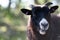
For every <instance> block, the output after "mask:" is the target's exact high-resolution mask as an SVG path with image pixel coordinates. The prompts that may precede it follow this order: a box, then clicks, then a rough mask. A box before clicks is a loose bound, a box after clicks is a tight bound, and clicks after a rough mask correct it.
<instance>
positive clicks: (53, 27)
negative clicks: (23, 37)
mask: <svg viewBox="0 0 60 40" xmlns="http://www.w3.org/2000/svg"><path fill="white" fill-rule="evenodd" d="M51 4H53V3H51V2H48V3H47V4H45V5H44V6H41V5H40V6H39V5H32V7H31V8H32V9H31V10H28V9H24V8H22V9H21V11H22V12H23V13H24V14H26V15H31V16H30V18H29V22H28V27H27V40H59V38H60V31H59V30H60V18H59V17H58V16H56V15H51V14H52V13H54V12H55V11H56V9H58V5H55V6H52V7H50V8H49V6H50V5H51Z"/></svg>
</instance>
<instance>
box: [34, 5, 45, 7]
mask: <svg viewBox="0 0 60 40" xmlns="http://www.w3.org/2000/svg"><path fill="white" fill-rule="evenodd" d="M44 6H45V5H35V7H44Z"/></svg>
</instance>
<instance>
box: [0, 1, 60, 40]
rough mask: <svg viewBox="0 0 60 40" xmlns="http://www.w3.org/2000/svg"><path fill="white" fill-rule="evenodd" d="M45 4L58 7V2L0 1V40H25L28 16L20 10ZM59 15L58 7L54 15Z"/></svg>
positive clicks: (59, 3)
mask: <svg viewBox="0 0 60 40" xmlns="http://www.w3.org/2000/svg"><path fill="white" fill-rule="evenodd" d="M47 2H53V3H54V4H53V5H59V6H60V0H0V40H26V26H27V20H28V16H27V15H25V14H23V13H22V12H21V11H20V9H21V8H29V7H28V6H29V5H31V4H45V3H47ZM59 13H60V7H59V9H58V10H56V12H55V14H58V15H59Z"/></svg>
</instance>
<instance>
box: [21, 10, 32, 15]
mask: <svg viewBox="0 0 60 40" xmlns="http://www.w3.org/2000/svg"><path fill="white" fill-rule="evenodd" d="M21 11H22V12H23V13H24V14H26V15H31V13H32V11H31V10H28V9H21Z"/></svg>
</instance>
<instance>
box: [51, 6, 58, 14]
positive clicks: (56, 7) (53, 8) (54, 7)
mask: <svg viewBox="0 0 60 40" xmlns="http://www.w3.org/2000/svg"><path fill="white" fill-rule="evenodd" d="M56 9H58V6H53V7H51V8H50V13H53V12H55V10H56Z"/></svg>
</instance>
